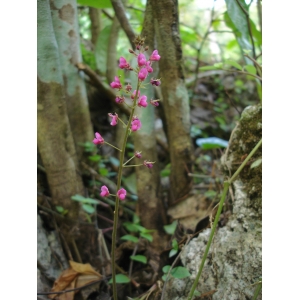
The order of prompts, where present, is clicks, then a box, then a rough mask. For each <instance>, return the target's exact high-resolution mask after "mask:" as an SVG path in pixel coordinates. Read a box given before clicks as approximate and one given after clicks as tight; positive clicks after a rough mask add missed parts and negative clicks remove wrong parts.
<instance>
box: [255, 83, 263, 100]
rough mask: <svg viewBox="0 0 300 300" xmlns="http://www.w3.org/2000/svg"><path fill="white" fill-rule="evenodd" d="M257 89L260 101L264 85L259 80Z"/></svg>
mask: <svg viewBox="0 0 300 300" xmlns="http://www.w3.org/2000/svg"><path fill="white" fill-rule="evenodd" d="M256 89H257V93H258V96H259V99H260V101H261V100H262V86H261V83H260V82H259V80H257V81H256Z"/></svg>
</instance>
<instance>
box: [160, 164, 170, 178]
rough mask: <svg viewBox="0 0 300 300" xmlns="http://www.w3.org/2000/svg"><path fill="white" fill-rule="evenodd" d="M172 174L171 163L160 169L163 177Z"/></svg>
mask: <svg viewBox="0 0 300 300" xmlns="http://www.w3.org/2000/svg"><path fill="white" fill-rule="evenodd" d="M170 174H171V164H167V165H166V166H165V168H164V169H163V170H161V171H160V176H161V177H169V176H170Z"/></svg>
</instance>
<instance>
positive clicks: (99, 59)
mask: <svg viewBox="0 0 300 300" xmlns="http://www.w3.org/2000/svg"><path fill="white" fill-rule="evenodd" d="M98 2H101V1H99V0H98ZM110 31H111V25H109V26H106V27H105V28H103V29H102V30H101V32H100V34H99V36H98V39H97V42H96V47H95V58H96V65H97V69H99V71H100V72H101V73H102V74H105V73H106V61H107V48H108V41H109V36H110ZM111 157H112V156H111Z"/></svg>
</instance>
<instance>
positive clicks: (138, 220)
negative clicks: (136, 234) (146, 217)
mask: <svg viewBox="0 0 300 300" xmlns="http://www.w3.org/2000/svg"><path fill="white" fill-rule="evenodd" d="M140 221H141V220H140V218H139V216H138V215H136V214H134V215H133V223H134V224H138V223H140Z"/></svg>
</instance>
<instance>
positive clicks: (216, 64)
mask: <svg viewBox="0 0 300 300" xmlns="http://www.w3.org/2000/svg"><path fill="white" fill-rule="evenodd" d="M214 67H215V68H218V69H222V68H223V67H224V64H223V63H221V62H219V63H215V64H214Z"/></svg>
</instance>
